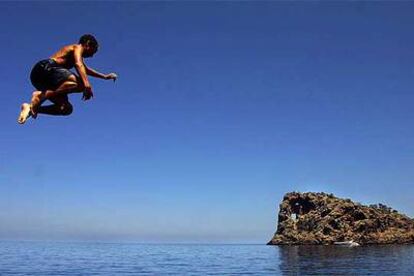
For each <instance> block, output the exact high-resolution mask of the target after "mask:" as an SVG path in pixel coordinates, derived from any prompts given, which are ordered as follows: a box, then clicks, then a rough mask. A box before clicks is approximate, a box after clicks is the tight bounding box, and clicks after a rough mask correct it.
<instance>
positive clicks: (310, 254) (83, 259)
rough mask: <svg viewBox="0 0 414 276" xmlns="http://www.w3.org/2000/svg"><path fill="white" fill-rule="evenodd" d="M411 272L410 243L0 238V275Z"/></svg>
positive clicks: (413, 259) (412, 255) (413, 252)
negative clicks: (274, 243) (351, 244)
mask: <svg viewBox="0 0 414 276" xmlns="http://www.w3.org/2000/svg"><path fill="white" fill-rule="evenodd" d="M240 274H244V275H414V246H413V245H405V246H367V247H355V248H342V247H333V246H311V247H300V246H298V247H274V246H265V245H158V244H157V245H155V244H151V245H149V244H125V243H119V244H117V243H63V242H0V275H42V276H43V275H240Z"/></svg>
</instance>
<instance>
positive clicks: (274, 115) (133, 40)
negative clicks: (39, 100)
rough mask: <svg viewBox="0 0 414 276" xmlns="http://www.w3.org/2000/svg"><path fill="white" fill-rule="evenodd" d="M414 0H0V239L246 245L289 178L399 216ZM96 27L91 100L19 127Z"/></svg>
mask: <svg viewBox="0 0 414 276" xmlns="http://www.w3.org/2000/svg"><path fill="white" fill-rule="evenodd" d="M413 14H414V3H413V2H354V1H352V2H341V3H339V2H331V3H326V2H325V3H321V2H261V3H257V2H210V3H207V2H168V3H167V2H164V3H157V2H135V3H133V2H122V3H114V2H106V3H105V2H103V3H102V2H101V3H93V2H87V3H85V2H66V3H51V2H39V3H27V2H25V3H17V2H16V3H4V2H2V3H0V25H1V26H3V28H2V31H1V32H0V38H1V44H0V55H1V61H2V62H1V63H0V88H1V92H0V99H1V102H2V104H3V106H2V108H1V109H0V124H1V135H0V239H52V240H54V239H57V240H105V241H137V242H258V243H265V242H267V241H268V240H269V239H270V238H271V237H272V235H273V233H274V231H275V230H276V220H277V211H278V204H279V202H280V201H281V200H282V197H283V195H284V193H286V192H289V191H303V192H305V191H324V192H332V193H334V194H335V195H337V196H340V197H346V198H351V199H353V200H355V201H358V202H361V203H363V204H372V203H379V202H381V203H384V204H387V205H389V206H391V207H393V208H395V209H397V210H399V211H401V212H403V213H405V214H407V215H409V216H414V200H413V195H414V185H413V180H414V170H413V167H414V111H413V106H414V91H413V87H414V64H413V61H414V51H413V48H414V36H413V32H412V27H413V26H414V16H413ZM84 33H92V34H94V35H96V37H97V39H98V41H99V42H100V45H101V46H100V51H99V52H98V53H97V54H96V55H95V57H94V58H93V59H90V60H89V59H88V60H86V63H87V64H88V65H89V66H91V67H93V68H96V69H98V70H100V71H102V72H105V73H109V72H116V73H118V74H119V80H118V81H117V82H116V83H113V82H112V81H103V80H98V79H92V87H93V89H94V92H95V98H94V99H93V100H91V101H89V102H82V101H81V100H80V98H81V95H80V94H77V95H72V96H71V101H72V103H73V105H74V113H73V114H72V115H71V116H69V117H46V116H40V117H39V118H38V120H36V121H28V122H27V124H26V125H24V126H21V125H18V124H17V122H16V120H17V116H18V113H19V106H20V104H21V102H23V101H27V100H28V99H29V97H30V94H31V91H32V86H31V84H30V81H29V74H30V70H31V67H32V66H33V64H34V63H35V62H37V61H38V60H40V59H44V58H47V57H49V56H50V55H51V54H53V53H54V52H55V51H56V50H57V49H58V48H59V47H61V46H63V45H65V44H70V43H75V42H77V40H78V38H79V37H80V36H81V35H82V34H84Z"/></svg>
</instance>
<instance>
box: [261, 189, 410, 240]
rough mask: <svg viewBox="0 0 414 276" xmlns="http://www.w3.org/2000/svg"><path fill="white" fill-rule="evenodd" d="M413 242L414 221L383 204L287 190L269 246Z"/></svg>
mask: <svg viewBox="0 0 414 276" xmlns="http://www.w3.org/2000/svg"><path fill="white" fill-rule="evenodd" d="M348 242H349V243H354V244H360V245H366V244H394V243H395V244H414V220H413V219H411V218H409V217H407V216H406V215H403V214H400V213H398V212H397V211H395V210H393V209H391V208H390V207H387V206H385V205H383V204H378V205H370V206H365V205H362V204H360V203H355V202H352V201H351V200H350V199H341V198H337V197H335V196H334V195H333V194H326V193H310V192H309V193H298V192H291V193H287V194H286V195H285V196H284V197H283V201H282V203H281V204H280V210H279V215H278V224H277V230H276V233H275V235H274V236H273V238H272V239H271V240H270V241H269V243H268V245H305V244H306V245H310V244H344V243H348Z"/></svg>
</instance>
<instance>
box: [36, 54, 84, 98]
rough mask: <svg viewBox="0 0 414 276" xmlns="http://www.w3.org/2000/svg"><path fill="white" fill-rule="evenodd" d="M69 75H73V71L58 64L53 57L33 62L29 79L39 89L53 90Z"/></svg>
mask: <svg viewBox="0 0 414 276" xmlns="http://www.w3.org/2000/svg"><path fill="white" fill-rule="evenodd" d="M70 75H74V73H72V72H71V71H69V70H68V69H66V68H63V67H61V66H59V65H58V64H57V63H56V61H54V60H53V59H45V60H41V61H39V62H38V63H36V64H35V66H34V67H33V69H32V72H31V73H30V80H31V82H32V84H33V86H34V87H35V88H36V89H37V90H39V91H45V90H48V89H51V90H54V89H56V88H58V87H59V86H60V85H61V84H62V83H63V82H64V81H65V80H67V79H68V78H69V76H70ZM75 76H76V75H75Z"/></svg>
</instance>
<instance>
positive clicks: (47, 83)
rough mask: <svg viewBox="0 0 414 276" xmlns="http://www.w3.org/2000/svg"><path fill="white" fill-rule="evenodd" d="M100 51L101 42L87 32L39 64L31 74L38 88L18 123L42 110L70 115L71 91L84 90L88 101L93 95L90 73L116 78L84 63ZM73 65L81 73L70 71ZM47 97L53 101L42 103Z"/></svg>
mask: <svg viewBox="0 0 414 276" xmlns="http://www.w3.org/2000/svg"><path fill="white" fill-rule="evenodd" d="M97 51H98V42H97V41H96V39H95V37H93V36H92V35H90V34H86V35H83V36H82V37H81V38H80V39H79V43H78V44H72V45H68V46H65V47H63V48H62V49H60V50H59V51H58V52H56V53H55V54H54V55H53V56H51V57H50V58H49V59H45V60H41V61H39V62H38V63H36V65H35V66H34V67H33V69H32V72H31V74H30V80H31V82H32V84H33V86H34V87H35V88H36V91H34V92H33V94H32V99H31V103H30V104H28V103H23V104H22V106H21V112H20V115H19V119H18V122H19V123H20V124H24V123H25V122H26V120H27V119H28V118H29V117H33V118H36V117H37V115H38V114H39V113H40V114H48V115H70V114H71V113H72V110H73V107H72V105H71V103H70V102H69V99H68V95H69V94H71V93H76V92H78V93H79V92H83V97H82V99H83V100H85V101H87V100H89V99H91V98H92V97H93V92H92V87H91V84H90V83H89V80H88V77H87V76H88V75H89V76H92V77H96V78H101V79H105V80H114V81H115V80H116V78H117V75H116V74H115V73H110V74H102V73H99V72H97V71H96V70H94V69H92V68H90V67H88V66H86V64H85V63H84V62H83V59H84V58H88V57H93V55H94V54H95V53H96V52H97ZM73 67H75V69H76V71H77V72H78V75H76V74H74V73H73V72H71V71H70V70H69V69H71V68H73ZM46 100H49V101H51V102H52V103H53V104H51V105H47V106H42V104H43V103H44V102H45V101H46Z"/></svg>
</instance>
